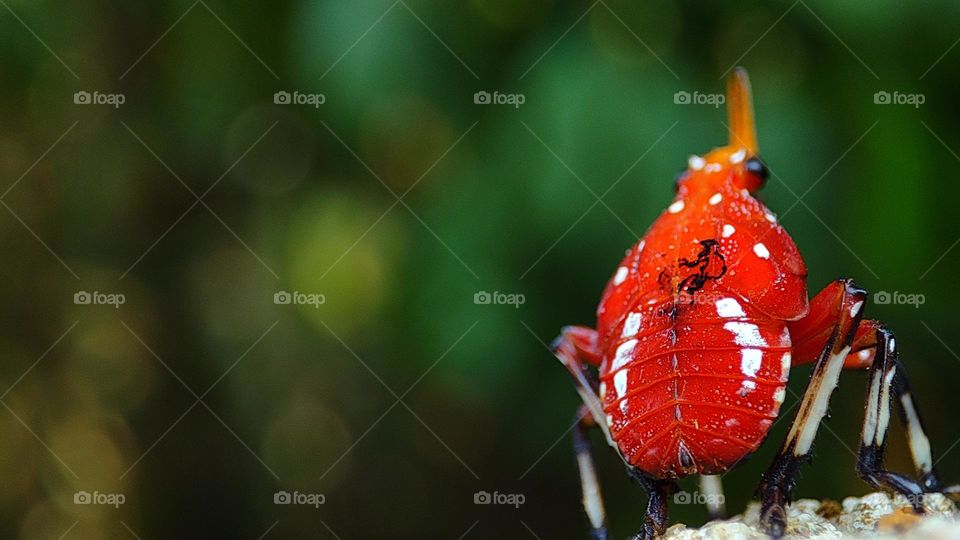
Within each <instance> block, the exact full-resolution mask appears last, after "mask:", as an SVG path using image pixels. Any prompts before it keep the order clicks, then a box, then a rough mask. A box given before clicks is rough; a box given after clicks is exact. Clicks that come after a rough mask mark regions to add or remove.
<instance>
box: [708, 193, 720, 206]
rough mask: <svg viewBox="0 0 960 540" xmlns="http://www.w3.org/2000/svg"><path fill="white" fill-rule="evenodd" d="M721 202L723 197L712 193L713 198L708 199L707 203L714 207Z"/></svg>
mask: <svg viewBox="0 0 960 540" xmlns="http://www.w3.org/2000/svg"><path fill="white" fill-rule="evenodd" d="M722 200H723V195H721V194H719V193H714V194H713V196H712V197H710V200H709V201H707V202H709V203H710V205H711V206H715V205H717V204H720V201H722Z"/></svg>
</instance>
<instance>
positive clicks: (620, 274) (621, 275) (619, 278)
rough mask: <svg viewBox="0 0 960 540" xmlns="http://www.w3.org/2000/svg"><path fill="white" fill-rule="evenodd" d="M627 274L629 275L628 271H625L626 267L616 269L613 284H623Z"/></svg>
mask: <svg viewBox="0 0 960 540" xmlns="http://www.w3.org/2000/svg"><path fill="white" fill-rule="evenodd" d="M628 273H629V270H628V269H627V267H626V266H621V267H620V268H617V273H616V274H615V275H614V276H613V284H614V285H620V284H621V283H623V282H624V281H625V280H626V279H627V274H628Z"/></svg>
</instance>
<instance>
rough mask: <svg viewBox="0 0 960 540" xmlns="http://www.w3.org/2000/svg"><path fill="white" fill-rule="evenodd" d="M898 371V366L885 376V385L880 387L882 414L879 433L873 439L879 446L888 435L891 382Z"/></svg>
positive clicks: (880, 415)
mask: <svg viewBox="0 0 960 540" xmlns="http://www.w3.org/2000/svg"><path fill="white" fill-rule="evenodd" d="M896 372H897V370H896V368H894V369H891V370H890V371H889V372H888V373H887V375H886V376H885V377H884V381H883V386H882V387H881V388H880V414H879V415H878V416H877V434H876V435H875V437H874V439H873V440H874V444H876V445H877V446H880V445H882V444H883V441H884V439H886V437H887V427H888V426H889V425H890V384H891V383H892V382H893V375H894V374H895V373H896Z"/></svg>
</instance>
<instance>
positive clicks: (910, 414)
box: [857, 321, 960, 512]
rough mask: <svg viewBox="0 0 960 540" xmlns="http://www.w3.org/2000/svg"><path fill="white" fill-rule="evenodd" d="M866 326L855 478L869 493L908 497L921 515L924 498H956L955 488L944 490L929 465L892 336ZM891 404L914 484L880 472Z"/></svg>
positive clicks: (927, 442) (879, 327)
mask: <svg viewBox="0 0 960 540" xmlns="http://www.w3.org/2000/svg"><path fill="white" fill-rule="evenodd" d="M865 325H866V326H868V327H874V328H875V334H874V336H875V343H874V345H873V346H874V350H875V353H874V360H873V365H872V366H871V367H870V390H869V391H868V393H867V404H866V416H865V418H864V422H863V431H862V438H861V441H860V455H859V457H858V459H857V474H859V475H860V477H861V478H863V480H864V481H865V482H867V483H868V484H870V485H871V486H873V487H874V488H878V489H879V488H886V489H889V490H892V491H896V492H897V493H901V494H903V495H905V496H907V498H908V500H909V501H910V503H911V504H912V505H913V507H914V510H916V511H917V512H922V511H923V494H924V493H938V492H942V493H947V494H956V493H958V492H960V486H951V487H949V488H946V489H945V488H944V487H943V484H942V483H941V482H940V478H939V476H938V475H937V471H936V469H935V468H934V466H933V456H932V453H931V451H930V440H929V439H928V438H927V434H926V431H925V430H924V428H923V421H922V420H921V419H920V412H919V410H918V408H917V404H916V403H915V402H914V400H913V395H912V393H911V392H910V382H909V379H908V378H907V374H906V371H905V370H904V368H903V365H902V364H901V363H900V359H899V355H898V352H897V342H896V339H895V338H894V336H893V332H891V331H889V330H887V329H886V328H884V327H883V326H882V325H880V324H879V323H876V322H874V321H867V322H866V323H865ZM894 401H895V402H897V403H899V409H900V420H901V423H902V424H903V426H904V427H905V428H906V430H907V443H908V444H909V446H910V454H911V455H912V457H913V463H914V467H915V468H916V470H917V475H918V477H919V481H915V480H913V479H911V478H907V477H906V476H904V475H902V474H899V473H896V472H892V471H888V470H886V469H885V468H884V467H883V456H884V451H885V450H886V445H887V431H888V428H889V425H890V416H891V414H890V410H891V408H892V407H893V405H892V403H893V402H894Z"/></svg>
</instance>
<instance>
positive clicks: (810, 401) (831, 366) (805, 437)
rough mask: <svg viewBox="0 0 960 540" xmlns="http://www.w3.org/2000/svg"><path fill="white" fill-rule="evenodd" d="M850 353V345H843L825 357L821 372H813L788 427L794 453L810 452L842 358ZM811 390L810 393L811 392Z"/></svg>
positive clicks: (838, 376)
mask: <svg viewBox="0 0 960 540" xmlns="http://www.w3.org/2000/svg"><path fill="white" fill-rule="evenodd" d="M849 353H850V347H844V348H843V349H841V350H840V352H838V353H837V354H834V355H831V356H830V358H829V359H827V365H826V366H824V369H823V371H822V372H821V373H818V374H815V375H814V379H813V380H811V381H810V386H809V387H808V389H807V395H805V396H804V398H803V403H801V405H800V411H801V413H800V415H799V416H797V419H796V420H795V421H794V424H793V427H792V428H791V429H790V435H789V436H788V438H789V439H795V440H796V441H797V444H796V446H794V455H797V456H802V455H806V454H808V453H809V452H810V448H811V446H813V439H814V438H815V437H816V436H817V428H819V427H820V421H821V420H823V417H824V415H826V414H827V408H828V407H829V405H830V395H831V394H833V390H834V389H835V388H836V387H837V382H838V381H839V379H840V369H841V368H843V360H844V358H846V357H847V354H849ZM811 392H812V394H811Z"/></svg>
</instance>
